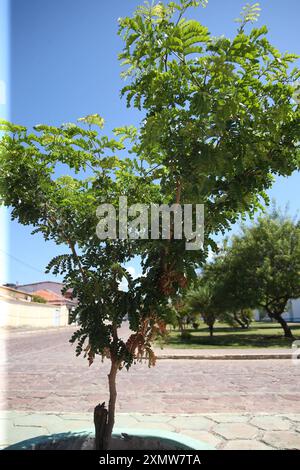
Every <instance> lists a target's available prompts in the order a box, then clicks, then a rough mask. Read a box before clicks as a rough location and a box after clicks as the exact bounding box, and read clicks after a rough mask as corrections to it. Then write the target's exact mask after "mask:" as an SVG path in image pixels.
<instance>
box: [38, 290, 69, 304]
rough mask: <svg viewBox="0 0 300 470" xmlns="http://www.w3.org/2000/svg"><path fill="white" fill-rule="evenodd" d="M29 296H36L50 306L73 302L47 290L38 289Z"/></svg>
mask: <svg viewBox="0 0 300 470" xmlns="http://www.w3.org/2000/svg"><path fill="white" fill-rule="evenodd" d="M31 295H38V296H39V297H42V298H43V299H44V300H46V302H48V303H52V304H69V305H70V304H74V303H75V302H74V301H72V299H69V298H66V297H64V296H63V295H60V294H56V293H55V292H53V291H51V290H49V289H40V290H36V291H34V292H32V294H31Z"/></svg>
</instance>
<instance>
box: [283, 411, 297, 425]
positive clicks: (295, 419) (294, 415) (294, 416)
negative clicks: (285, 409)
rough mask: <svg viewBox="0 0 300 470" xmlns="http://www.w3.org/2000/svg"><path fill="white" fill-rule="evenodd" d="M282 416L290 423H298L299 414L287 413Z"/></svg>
mask: <svg viewBox="0 0 300 470" xmlns="http://www.w3.org/2000/svg"><path fill="white" fill-rule="evenodd" d="M284 416H286V418H288V419H290V420H292V421H295V422H296V423H300V413H288V414H286V415H284Z"/></svg>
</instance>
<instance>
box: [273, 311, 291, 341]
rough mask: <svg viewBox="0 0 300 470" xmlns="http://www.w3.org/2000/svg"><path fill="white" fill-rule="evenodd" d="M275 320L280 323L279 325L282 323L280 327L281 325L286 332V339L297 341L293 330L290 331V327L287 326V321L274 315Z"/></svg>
mask: <svg viewBox="0 0 300 470" xmlns="http://www.w3.org/2000/svg"><path fill="white" fill-rule="evenodd" d="M273 318H275V320H276V321H278V323H280V325H281V327H282V329H283V331H284V336H285V338H290V339H295V337H294V335H293V333H292V330H291V329H290V327H289V325H288V324H287V322H286V321H285V319H284V318H282V316H281V315H277V314H273Z"/></svg>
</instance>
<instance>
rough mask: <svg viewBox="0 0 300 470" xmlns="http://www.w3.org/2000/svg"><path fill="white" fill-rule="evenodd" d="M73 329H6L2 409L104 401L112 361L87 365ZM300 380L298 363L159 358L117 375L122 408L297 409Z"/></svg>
mask: <svg viewBox="0 0 300 470" xmlns="http://www.w3.org/2000/svg"><path fill="white" fill-rule="evenodd" d="M71 331H72V329H71V328H70V327H69V328H64V329H61V330H58V331H57V330H55V331H53V330H52V331H47V332H36V333H32V332H12V333H10V334H9V338H8V340H7V348H6V349H7V352H6V360H5V358H4V357H3V356H2V361H1V365H0V374H1V375H0V378H1V383H2V386H1V388H2V389H3V388H5V389H6V400H4V399H2V402H0V408H1V409H14V410H31V411H65V412H68V411H76V412H88V411H91V410H92V409H93V407H94V406H95V404H96V403H99V402H102V401H104V400H107V383H106V382H107V377H106V374H107V372H108V363H104V364H102V363H101V361H100V360H98V361H96V362H95V363H94V364H93V365H92V366H91V367H90V368H89V367H88V364H87V361H86V360H85V359H83V358H82V357H79V358H76V357H75V354H74V347H73V346H72V345H70V344H69V343H68V339H69V337H70V334H71ZM6 374H7V376H6ZM5 382H6V385H5ZM299 385H300V361H299V365H295V364H293V363H292V361H291V360H283V359H281V360H271V359H269V360H259V361H255V360H233V361H230V360H225V361H223V360H219V361H209V360H203V361H196V360H181V359H177V360H162V361H158V363H157V366H156V367H155V368H153V369H149V368H148V367H147V365H145V364H139V365H136V366H134V367H133V368H132V369H131V371H130V372H127V371H125V370H124V371H121V372H120V373H119V377H118V389H119V399H118V411H119V412H132V411H133V410H134V411H135V412H140V413H165V412H169V413H173V412H174V413H212V412H230V413H233V412H235V413H237V412H250V413H257V412H264V413H275V412H276V413H278V412H281V413H299V412H300V386H299Z"/></svg>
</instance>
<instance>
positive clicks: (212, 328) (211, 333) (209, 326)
mask: <svg viewBox="0 0 300 470" xmlns="http://www.w3.org/2000/svg"><path fill="white" fill-rule="evenodd" d="M208 329H209V336H210V337H211V338H212V337H213V335H214V325H208Z"/></svg>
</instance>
